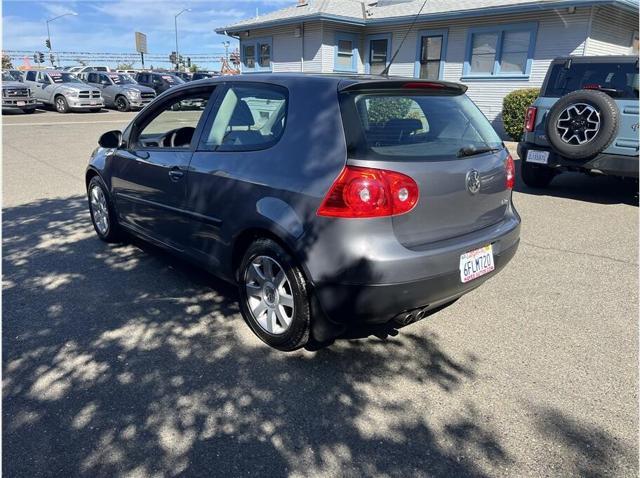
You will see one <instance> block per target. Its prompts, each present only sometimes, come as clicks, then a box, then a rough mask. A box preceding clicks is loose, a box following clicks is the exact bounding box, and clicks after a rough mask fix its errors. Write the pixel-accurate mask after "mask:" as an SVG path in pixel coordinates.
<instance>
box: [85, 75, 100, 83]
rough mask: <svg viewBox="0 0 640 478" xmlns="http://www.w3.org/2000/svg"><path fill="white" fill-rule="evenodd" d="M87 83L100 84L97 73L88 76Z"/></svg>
mask: <svg viewBox="0 0 640 478" xmlns="http://www.w3.org/2000/svg"><path fill="white" fill-rule="evenodd" d="M87 81H88V82H89V83H97V82H98V75H96V74H95V73H89V74H88V75H87Z"/></svg>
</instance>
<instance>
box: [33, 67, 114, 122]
mask: <svg viewBox="0 0 640 478" xmlns="http://www.w3.org/2000/svg"><path fill="white" fill-rule="evenodd" d="M25 84H26V85H27V86H29V88H31V91H32V92H33V95H34V96H35V98H36V100H37V101H39V102H40V103H43V104H44V105H51V106H54V107H55V109H56V111H57V112H58V113H68V112H69V111H71V110H89V111H93V112H97V111H100V109H101V108H102V107H103V106H104V104H103V102H102V96H101V95H100V90H98V89H97V88H93V87H91V86H89V85H87V84H86V83H83V82H82V81H80V80H79V79H78V78H76V77H75V76H74V75H73V74H72V73H69V72H67V71H59V70H41V71H37V70H30V71H27V73H26V75H25Z"/></svg>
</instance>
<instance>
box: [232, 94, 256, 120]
mask: <svg viewBox="0 0 640 478" xmlns="http://www.w3.org/2000/svg"><path fill="white" fill-rule="evenodd" d="M254 124H255V120H254V119H253V115H252V114H251V110H250V109H249V105H247V103H245V102H244V101H242V100H240V101H238V104H236V107H235V109H234V110H233V114H232V115H231V120H230V121H229V126H253V125H254Z"/></svg>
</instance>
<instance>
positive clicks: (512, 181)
mask: <svg viewBox="0 0 640 478" xmlns="http://www.w3.org/2000/svg"><path fill="white" fill-rule="evenodd" d="M504 170H505V172H506V173H507V182H506V186H507V189H513V187H514V186H515V185H516V165H515V163H514V162H513V158H512V157H511V155H508V156H507V159H506V160H505V162H504Z"/></svg>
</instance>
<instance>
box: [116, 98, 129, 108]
mask: <svg viewBox="0 0 640 478" xmlns="http://www.w3.org/2000/svg"><path fill="white" fill-rule="evenodd" d="M116 109H117V110H118V111H122V112H126V111H130V110H131V103H129V100H128V99H127V98H126V97H125V96H123V95H119V96H116Z"/></svg>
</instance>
